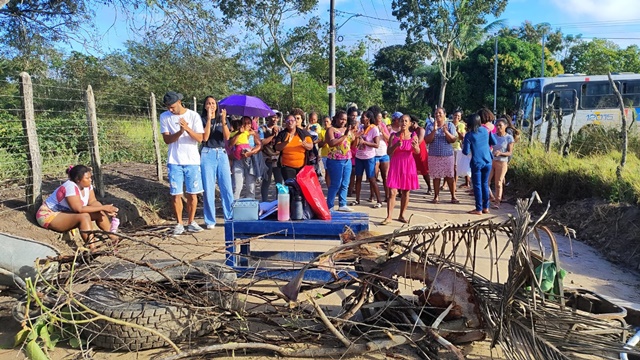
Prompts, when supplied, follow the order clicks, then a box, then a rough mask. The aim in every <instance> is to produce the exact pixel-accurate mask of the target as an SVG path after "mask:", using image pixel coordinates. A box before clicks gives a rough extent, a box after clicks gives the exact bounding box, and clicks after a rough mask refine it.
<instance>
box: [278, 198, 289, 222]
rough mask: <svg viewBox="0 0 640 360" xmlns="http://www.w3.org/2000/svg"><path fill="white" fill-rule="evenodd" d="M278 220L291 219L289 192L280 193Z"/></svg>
mask: <svg viewBox="0 0 640 360" xmlns="http://www.w3.org/2000/svg"><path fill="white" fill-rule="evenodd" d="M278 221H289V194H278Z"/></svg>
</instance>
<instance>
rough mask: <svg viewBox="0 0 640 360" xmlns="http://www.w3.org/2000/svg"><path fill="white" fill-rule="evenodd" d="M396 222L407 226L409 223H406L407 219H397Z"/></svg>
mask: <svg viewBox="0 0 640 360" xmlns="http://www.w3.org/2000/svg"><path fill="white" fill-rule="evenodd" d="M398 221H400V222H401V223H403V224H408V223H409V222H408V221H407V219H405V218H398Z"/></svg>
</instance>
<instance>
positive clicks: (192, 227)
mask: <svg viewBox="0 0 640 360" xmlns="http://www.w3.org/2000/svg"><path fill="white" fill-rule="evenodd" d="M185 230H186V231H188V232H194V233H197V232H200V231H202V230H204V229H203V228H201V227H200V225H198V224H197V223H196V222H195V221H192V222H191V224H189V225H187V226H185Z"/></svg>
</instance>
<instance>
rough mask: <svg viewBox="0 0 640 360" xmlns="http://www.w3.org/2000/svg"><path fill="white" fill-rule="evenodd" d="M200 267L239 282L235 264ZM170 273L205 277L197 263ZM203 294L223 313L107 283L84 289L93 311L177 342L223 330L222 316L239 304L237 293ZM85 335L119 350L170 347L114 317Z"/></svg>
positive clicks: (95, 323) (180, 277)
mask: <svg viewBox="0 0 640 360" xmlns="http://www.w3.org/2000/svg"><path fill="white" fill-rule="evenodd" d="M203 264H204V265H203ZM198 265H199V266H201V268H202V267H206V268H207V270H208V271H209V274H207V275H206V276H215V278H216V279H215V282H216V283H223V284H225V285H227V286H229V287H233V286H235V282H236V275H235V273H234V272H233V270H232V269H231V268H229V267H226V266H224V265H221V264H217V263H211V262H201V263H199V264H198ZM147 270H148V269H146V270H144V269H143V270H142V271H141V270H140V269H139V268H137V269H136V272H137V273H140V272H142V273H146V272H147ZM148 271H151V270H148ZM165 274H167V275H168V276H170V277H171V278H173V279H175V280H183V279H186V278H189V277H202V276H205V274H203V273H201V272H198V271H194V270H193V268H192V267H186V266H178V267H176V268H174V269H172V270H171V271H167V272H165ZM147 275H148V274H147ZM187 275H188V276H187ZM201 294H203V296H202V298H203V305H205V306H209V307H212V306H213V309H214V314H218V316H216V315H213V316H212V315H211V314H212V311H211V308H209V311H207V314H206V316H205V313H204V311H196V310H194V309H192V308H189V307H186V306H178V305H174V304H175V303H177V302H173V304H169V303H168V302H164V301H150V300H149V299H148V298H144V297H142V296H136V295H135V294H133V295H132V294H124V293H123V292H122V291H119V290H117V289H115V288H108V287H106V286H103V285H92V286H91V287H90V288H89V289H88V290H87V291H86V292H84V296H85V299H84V300H82V302H83V303H84V304H85V305H86V306H87V307H89V308H90V309H92V310H94V311H96V312H98V313H100V314H102V315H105V316H107V317H109V318H112V319H116V320H123V321H126V322H128V323H133V324H137V325H141V326H144V327H146V328H150V329H153V330H156V331H157V332H159V333H161V334H163V335H164V336H166V337H167V338H169V339H170V340H171V341H173V342H174V343H179V342H183V341H189V340H191V339H194V338H196V337H199V336H202V335H205V334H208V333H210V332H211V331H213V330H215V329H217V328H219V327H220V326H221V325H222V322H221V320H220V318H219V314H221V313H222V312H223V311H224V310H225V309H230V308H233V307H234V306H235V294H234V293H233V292H229V291H215V290H212V289H203V291H202V293H201ZM216 310H217V311H216ZM89 317H90V316H89ZM82 336H83V337H84V338H86V339H87V341H88V342H89V343H90V345H91V346H95V347H101V348H105V349H113V350H124V351H137V350H144V349H151V348H157V347H163V346H168V345H169V344H168V342H167V341H165V340H164V339H163V338H162V337H160V336H159V335H157V334H154V333H152V332H149V331H147V330H144V329H137V328H134V327H131V326H128V325H121V324H116V323H114V322H112V321H109V320H96V321H93V322H91V323H89V324H87V325H86V327H85V328H84V330H83V332H82Z"/></svg>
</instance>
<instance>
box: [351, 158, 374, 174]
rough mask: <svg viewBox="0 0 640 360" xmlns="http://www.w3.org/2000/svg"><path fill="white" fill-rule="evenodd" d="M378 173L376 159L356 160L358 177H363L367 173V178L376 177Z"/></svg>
mask: <svg viewBox="0 0 640 360" xmlns="http://www.w3.org/2000/svg"><path fill="white" fill-rule="evenodd" d="M375 171H376V158H375V157H372V158H371V159H366V160H363V159H358V158H356V176H362V174H363V173H365V172H366V173H367V178H373V177H375Z"/></svg>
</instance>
